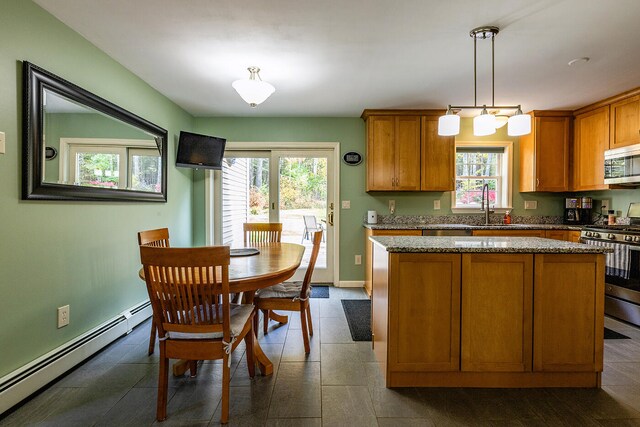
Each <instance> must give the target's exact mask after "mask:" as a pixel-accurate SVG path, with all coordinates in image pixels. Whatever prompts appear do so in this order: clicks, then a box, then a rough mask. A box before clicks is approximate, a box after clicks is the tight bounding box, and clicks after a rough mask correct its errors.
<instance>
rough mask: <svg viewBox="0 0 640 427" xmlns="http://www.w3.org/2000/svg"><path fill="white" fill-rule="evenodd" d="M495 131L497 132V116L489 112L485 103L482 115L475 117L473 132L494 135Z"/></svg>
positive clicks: (476, 134)
mask: <svg viewBox="0 0 640 427" xmlns="http://www.w3.org/2000/svg"><path fill="white" fill-rule="evenodd" d="M494 133H496V116H494V115H493V114H489V112H488V111H487V106H486V105H485V106H484V107H483V108H482V111H481V112H480V115H479V116H476V117H474V118H473V134H474V135H475V136H485V135H493V134H494Z"/></svg>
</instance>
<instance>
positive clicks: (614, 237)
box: [607, 233, 616, 240]
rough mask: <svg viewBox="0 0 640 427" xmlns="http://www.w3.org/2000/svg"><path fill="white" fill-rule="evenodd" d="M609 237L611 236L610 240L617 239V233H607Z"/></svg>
mask: <svg viewBox="0 0 640 427" xmlns="http://www.w3.org/2000/svg"><path fill="white" fill-rule="evenodd" d="M607 238H609V239H610V240H615V239H616V236H615V234H611V233H609V234H607Z"/></svg>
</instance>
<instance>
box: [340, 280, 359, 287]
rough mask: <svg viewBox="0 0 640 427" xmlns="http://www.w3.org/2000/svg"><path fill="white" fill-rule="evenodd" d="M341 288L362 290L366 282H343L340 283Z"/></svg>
mask: <svg viewBox="0 0 640 427" xmlns="http://www.w3.org/2000/svg"><path fill="white" fill-rule="evenodd" d="M339 287H340V288H362V287H364V280H342V281H341V282H340V286H339Z"/></svg>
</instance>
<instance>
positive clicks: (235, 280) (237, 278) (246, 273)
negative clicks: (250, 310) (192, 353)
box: [139, 243, 304, 376]
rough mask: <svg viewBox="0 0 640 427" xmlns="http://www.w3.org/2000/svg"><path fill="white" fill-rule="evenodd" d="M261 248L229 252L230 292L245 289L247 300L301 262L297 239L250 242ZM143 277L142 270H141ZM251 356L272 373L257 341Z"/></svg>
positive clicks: (182, 365) (183, 364) (185, 365)
mask: <svg viewBox="0 0 640 427" xmlns="http://www.w3.org/2000/svg"><path fill="white" fill-rule="evenodd" d="M251 247H252V248H256V249H258V250H259V251H260V252H259V253H258V254H256V255H249V256H232V257H231V259H230V263H229V292H232V293H240V292H244V295H245V299H246V302H247V303H252V302H253V296H254V293H255V291H256V290H258V289H262V288H267V287H269V286H273V285H276V284H278V283H281V282H284V281H285V280H287V279H289V278H291V276H293V274H294V273H295V272H296V270H297V269H298V267H299V266H300V262H301V261H302V256H303V255H304V246H302V245H298V244H296V243H262V244H258V245H253V246H251ZM139 275H140V278H141V279H142V280H144V270H143V269H141V270H140V273H139ZM253 349H254V356H255V360H256V363H257V364H258V368H259V369H260V372H261V373H262V375H270V374H272V373H273V363H272V362H271V360H269V358H268V357H267V355H266V354H264V352H263V351H262V348H261V347H260V343H259V342H258V340H257V339H256V340H255V342H254V346H253ZM187 369H189V361H185V360H180V361H178V362H176V363H174V364H173V374H174V375H176V376H179V375H182V374H184V373H185V372H186V371H187Z"/></svg>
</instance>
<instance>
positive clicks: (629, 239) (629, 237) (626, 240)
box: [624, 236, 633, 242]
mask: <svg viewBox="0 0 640 427" xmlns="http://www.w3.org/2000/svg"><path fill="white" fill-rule="evenodd" d="M632 240H633V237H631V236H624V241H625V242H631V241H632Z"/></svg>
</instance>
